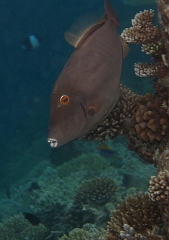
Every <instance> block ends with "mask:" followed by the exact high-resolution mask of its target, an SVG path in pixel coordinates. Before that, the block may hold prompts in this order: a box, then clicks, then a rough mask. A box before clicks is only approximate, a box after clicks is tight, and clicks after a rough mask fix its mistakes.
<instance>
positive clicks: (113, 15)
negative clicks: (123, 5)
mask: <svg viewBox="0 0 169 240" xmlns="http://www.w3.org/2000/svg"><path fill="white" fill-rule="evenodd" d="M104 8H105V12H106V17H107V18H109V19H111V20H113V22H114V24H115V26H117V27H118V26H119V25H120V21H119V18H118V16H117V13H116V12H115V10H114V9H113V8H112V6H111V4H110V2H109V0H105V4H104Z"/></svg>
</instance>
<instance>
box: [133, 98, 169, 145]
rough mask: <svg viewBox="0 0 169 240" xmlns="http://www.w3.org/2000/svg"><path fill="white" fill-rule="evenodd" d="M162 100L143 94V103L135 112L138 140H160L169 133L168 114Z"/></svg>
mask: <svg viewBox="0 0 169 240" xmlns="http://www.w3.org/2000/svg"><path fill="white" fill-rule="evenodd" d="M162 104H163V100H162V99H161V98H158V97H153V96H151V94H146V95H145V104H144V105H143V104H141V105H140V106H139V107H138V110H137V112H136V114H135V121H136V124H135V130H136V132H137V136H138V138H139V139H140V140H142V141H145V142H148V141H150V142H154V141H156V140H157V141H162V140H163V138H164V137H165V136H166V135H168V133H169V116H168V114H167V111H166V109H165V108H164V107H162Z"/></svg>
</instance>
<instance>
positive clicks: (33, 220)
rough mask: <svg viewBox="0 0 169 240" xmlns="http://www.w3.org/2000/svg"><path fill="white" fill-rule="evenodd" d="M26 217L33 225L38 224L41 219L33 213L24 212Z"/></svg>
mask: <svg viewBox="0 0 169 240" xmlns="http://www.w3.org/2000/svg"><path fill="white" fill-rule="evenodd" d="M23 215H24V217H25V219H27V220H28V221H29V222H30V223H31V224H32V225H33V226H38V225H39V223H40V219H39V218H38V217H37V216H35V215H34V214H32V213H28V212H23Z"/></svg>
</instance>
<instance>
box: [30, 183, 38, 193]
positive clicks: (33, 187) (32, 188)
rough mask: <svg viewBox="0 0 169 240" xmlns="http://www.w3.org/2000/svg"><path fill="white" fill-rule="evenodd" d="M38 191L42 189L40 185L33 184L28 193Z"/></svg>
mask: <svg viewBox="0 0 169 240" xmlns="http://www.w3.org/2000/svg"><path fill="white" fill-rule="evenodd" d="M38 189H40V187H39V185H38V183H37V182H32V183H31V184H30V187H29V188H28V191H29V192H32V191H33V190H38Z"/></svg>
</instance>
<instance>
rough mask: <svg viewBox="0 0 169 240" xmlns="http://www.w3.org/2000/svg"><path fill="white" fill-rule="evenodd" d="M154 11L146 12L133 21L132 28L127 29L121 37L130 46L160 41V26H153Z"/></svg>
mask: <svg viewBox="0 0 169 240" xmlns="http://www.w3.org/2000/svg"><path fill="white" fill-rule="evenodd" d="M153 18H154V11H153V10H150V11H148V10H144V11H143V12H140V13H137V14H136V16H135V18H134V19H133V20H132V27H131V28H126V29H125V30H124V31H123V32H122V34H121V36H122V38H124V39H125V41H126V43H128V44H145V43H149V42H152V41H154V39H155V40H158V39H160V36H161V33H160V31H159V28H158V26H154V25H153Z"/></svg>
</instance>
